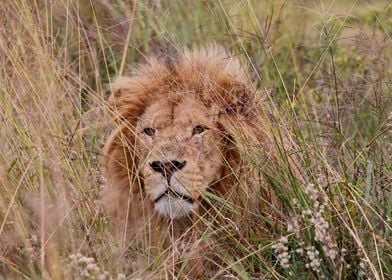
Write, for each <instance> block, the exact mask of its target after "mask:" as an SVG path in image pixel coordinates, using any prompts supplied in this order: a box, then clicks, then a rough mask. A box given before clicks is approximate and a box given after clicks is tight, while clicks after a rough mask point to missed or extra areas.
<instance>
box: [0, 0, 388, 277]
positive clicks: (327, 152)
mask: <svg viewBox="0 0 392 280" xmlns="http://www.w3.org/2000/svg"><path fill="white" fill-rule="evenodd" d="M391 13H392V6H391V5H390V3H389V4H388V3H387V1H385V3H383V1H378V3H377V5H375V6H370V4H368V3H365V2H362V1H358V2H352V1H339V3H337V2H336V3H335V2H331V3H330V2H329V1H321V2H311V1H300V0H298V1H292V2H281V1H272V0H271V1H263V2H262V1H245V2H243V1H220V0H219V1H141V2H137V1H135V2H134V1H120V0H118V1H103V0H102V1H101V0H99V1H94V2H91V1H83V0H67V1H66V0H61V1H55V2H53V3H52V2H50V1H49V2H48V1H41V0H34V1H27V0H17V1H8V0H6V1H2V2H1V3H0V14H1V15H3V16H2V17H1V18H0V65H1V72H0V133H1V134H0V135H1V142H0V240H1V245H0V275H2V276H4V277H5V278H37V279H39V278H59V279H60V278H63V277H66V275H67V273H68V275H69V272H70V266H71V263H72V261H73V262H74V264H75V265H76V266H75V267H77V268H80V269H79V270H78V269H73V268H72V269H73V270H72V269H71V270H72V273H73V274H72V275H73V276H70V277H71V278H73V277H76V276H75V275H77V276H78V277H84V276H86V277H87V276H88V277H90V276H91V277H92V279H95V278H97V279H98V277H100V276H102V275H103V276H102V277H107V279H116V277H117V278H118V279H120V278H121V277H123V276H124V277H127V278H131V279H133V278H135V277H144V275H147V274H148V275H150V277H152V278H153V277H155V278H157V279H161V278H172V277H177V276H179V275H178V273H180V274H181V270H180V272H178V271H177V272H176V271H174V270H173V269H171V268H170V266H168V265H167V262H165V256H164V255H162V258H154V259H152V258H151V257H150V255H149V252H148V251H146V250H143V248H138V247H137V246H136V245H135V246H134V245H130V247H129V248H128V250H127V251H126V252H124V251H122V250H120V248H121V246H120V245H119V244H118V242H117V240H115V239H114V238H113V237H112V236H111V234H110V230H109V229H110V221H108V220H107V219H106V217H105V215H104V213H103V211H102V208H101V207H100V204H99V191H100V188H101V187H100V186H101V185H103V184H104V183H105V182H104V180H103V178H102V176H101V172H100V162H101V152H100V150H101V147H102V144H103V142H104V140H105V138H106V137H107V134H108V131H109V130H110V125H111V124H110V123H109V120H110V117H109V113H108V110H107V102H106V98H107V96H108V94H109V92H108V91H107V90H106V88H105V85H107V84H108V83H110V81H111V80H112V78H113V77H115V76H117V75H121V74H123V73H126V71H127V70H130V69H131V68H132V67H133V66H134V65H135V63H137V62H140V61H143V60H144V59H145V57H146V56H149V55H152V54H159V53H160V52H167V51H168V50H170V49H173V48H176V47H178V46H184V45H185V46H191V45H199V46H202V45H204V44H205V41H206V38H208V41H216V42H218V43H220V44H222V45H223V46H225V47H226V48H228V49H230V50H232V51H233V52H234V53H235V54H236V55H238V56H239V57H240V58H241V59H242V60H243V62H244V63H247V64H248V65H249V68H250V70H251V73H252V78H253V79H254V80H255V85H256V87H257V88H258V89H260V94H261V95H262V99H263V100H264V104H263V108H267V111H268V112H267V114H268V116H269V118H268V119H266V117H265V116H264V115H263V116H261V118H260V121H263V122H265V123H267V127H268V128H269V131H268V134H269V137H270V138H271V139H274V143H273V145H274V146H275V148H276V149H277V150H278V151H279V155H278V162H277V163H274V164H265V155H263V151H258V150H254V149H249V150H247V151H244V154H247V159H248V161H249V166H250V167H251V169H253V170H257V172H259V173H261V174H263V177H264V178H265V179H266V180H265V181H266V184H267V186H268V188H269V189H272V190H273V191H274V192H275V193H276V195H277V196H278V197H279V200H280V202H281V203H280V204H279V205H280V206H279V209H273V210H274V212H278V213H279V215H278V216H277V217H276V216H268V215H266V214H265V213H267V212H268V211H267V210H266V209H264V208H263V207H265V206H263V203H262V202H261V201H260V203H259V208H260V209H257V211H255V212H250V211H249V212H248V213H247V215H246V216H247V217H248V218H249V219H248V220H246V221H245V220H244V219H243V216H240V215H235V214H236V213H237V210H236V208H235V207H234V206H230V205H227V204H225V202H222V205H224V207H226V208H227V209H224V210H225V211H226V210H227V211H231V212H232V213H233V215H231V218H230V219H227V220H226V223H225V226H224V227H220V228H214V227H213V225H211V227H209V228H208V230H206V232H205V233H204V235H203V240H199V242H201V244H205V245H204V246H206V248H209V250H207V251H209V252H210V253H211V254H213V255H214V256H215V257H216V258H217V259H218V261H217V263H216V265H217V266H218V271H217V272H216V274H215V275H212V276H211V277H213V278H215V279H221V278H222V277H236V278H239V279H252V278H253V279H254V278H260V279H281V278H288V279H292V278H297V279H302V278H304V279H318V278H321V279H322V278H325V279H388V278H390V277H392V262H391V261H390V260H391V254H392V249H391V248H392V246H391V229H392V228H391V212H392V200H391V186H392V175H391V174H392V158H391V156H390V155H391V154H392V145H391V143H392V133H391V127H392V115H391V114H392V113H391V111H392V110H391V109H392V99H391V91H392V88H391V87H392V84H391V81H392V76H391V57H392V52H391V50H392V49H391V37H390V35H391V33H392V25H391V20H390V18H391ZM288 132H289V133H288ZM285 134H290V135H292V136H293V141H294V143H293V145H289V146H290V147H291V148H290V149H288V148H287V145H285V144H284V143H283V140H282V139H283V138H284V136H283V135H285ZM244 146H246V143H245V145H244ZM292 156H294V157H295V158H296V159H297V164H298V166H297V167H298V169H300V170H301V176H298V175H297V174H296V172H295V171H294V170H291V164H290V163H289V160H288V158H290V157H292ZM299 177H301V178H299ZM263 187H265V186H263ZM212 199H216V200H219V198H213V197H212ZM223 212H224V211H222V213H223ZM239 212H240V211H239ZM239 212H238V213H239ZM238 213H237V214H238ZM242 214H243V213H242ZM265 224H267V225H268V229H267V231H266V230H265V228H263V227H265ZM265 232H268V234H265ZM211 236H213V237H214V238H215V239H214V242H208V240H209V239H211ZM78 254H80V255H78ZM82 255H83V256H88V257H86V258H88V260H89V262H90V263H86V264H87V265H88V264H90V270H91V271H90V270H88V269H87V266H86V267H84V266H83V267H78V265H79V264H78V261H77V260H76V259H80V258H82ZM69 256H74V259H73V260H71V261H70V259H69ZM75 258H76V259H75ZM91 258H92V259H93V260H94V261H93V262H92V261H91V260H92V259H91ZM139 259H143V260H147V263H148V265H147V266H146V265H140V264H139ZM84 260H86V259H84ZM83 265H84V263H83ZM67 266H68V270H67ZM75 267H74V268H75ZM82 272H83V273H84V274H83V275H81V273H82ZM86 273H88V275H87V274H86ZM94 273H95V274H94ZM93 274H94V275H93ZM151 275H152V276H151ZM94 277H95V278H94Z"/></svg>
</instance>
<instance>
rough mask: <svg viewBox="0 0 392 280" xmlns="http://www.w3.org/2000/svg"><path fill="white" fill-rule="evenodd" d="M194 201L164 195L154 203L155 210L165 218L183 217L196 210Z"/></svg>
mask: <svg viewBox="0 0 392 280" xmlns="http://www.w3.org/2000/svg"><path fill="white" fill-rule="evenodd" d="M196 207H197V205H196V203H191V202H189V201H187V200H184V199H181V198H175V197H171V196H166V197H163V198H161V199H160V200H159V201H157V202H156V203H155V207H154V208H155V211H157V213H158V214H159V215H160V216H162V217H165V218H170V219H179V218H183V217H185V216H187V215H189V214H190V213H192V211H195V210H196Z"/></svg>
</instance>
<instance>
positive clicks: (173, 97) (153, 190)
mask: <svg viewBox="0 0 392 280" xmlns="http://www.w3.org/2000/svg"><path fill="white" fill-rule="evenodd" d="M250 84H251V83H250V82H249V80H248V78H247V76H246V74H245V72H244V71H243V70H242V68H241V66H240V63H239V62H238V61H237V60H236V59H234V58H233V57H231V56H230V55H229V54H228V53H227V52H225V51H224V50H223V49H222V48H219V47H216V46H213V47H210V48H208V49H204V50H193V51H184V52H182V53H181V54H180V55H179V56H178V57H176V58H173V59H170V60H161V59H158V58H152V59H150V60H148V62H147V63H145V64H143V65H141V66H139V67H138V68H137V69H136V70H135V71H134V73H133V75H132V76H131V77H120V78H117V80H116V81H115V82H114V83H113V84H112V92H113V95H112V96H111V99H110V102H111V105H112V109H113V111H112V113H113V114H114V115H115V117H116V120H117V126H118V127H117V129H116V130H115V131H114V132H113V133H112V135H111V136H110V138H109V139H108V140H107V142H106V145H105V154H106V176H107V177H108V180H109V186H108V187H107V188H106V189H105V191H104V194H103V200H104V202H105V204H106V207H107V210H108V211H109V214H111V215H112V216H114V217H117V218H119V217H121V218H122V219H126V220H127V221H128V222H127V223H129V224H128V226H129V227H132V226H136V227H137V226H138V224H137V220H138V219H140V217H141V216H143V215H144V214H143V213H148V214H149V215H157V216H159V217H161V218H170V219H177V218H181V217H185V216H189V215H190V214H191V213H195V212H197V211H198V209H199V208H200V205H201V202H202V201H203V198H204V197H205V194H206V192H207V191H211V192H215V193H217V194H219V195H226V194H227V193H228V192H231V191H232V190H233V189H235V188H240V187H241V186H239V184H235V183H233V182H234V180H233V178H236V177H237V176H239V173H240V172H241V164H240V162H241V157H240V156H239V154H240V153H239V152H238V146H239V145H240V143H244V141H241V140H240V138H243V139H245V138H246V139H253V138H254V139H258V140H257V141H258V142H260V141H261V142H262V141H263V140H262V138H263V135H262V133H260V132H257V133H255V131H256V130H257V131H262V129H261V128H262V125H261V124H256V123H255V118H254V109H255V108H256V107H255V104H256V103H257V100H256V93H255V92H254V91H253V90H252V88H251V87H250ZM256 128H257V129H256ZM260 139H261V140H260ZM249 143H250V142H249ZM249 143H248V144H249ZM231 193H233V192H231ZM141 202H143V203H141ZM142 209H145V210H146V211H144V210H142ZM125 217H126V218H125ZM135 223H136V224H135ZM140 224H142V223H140Z"/></svg>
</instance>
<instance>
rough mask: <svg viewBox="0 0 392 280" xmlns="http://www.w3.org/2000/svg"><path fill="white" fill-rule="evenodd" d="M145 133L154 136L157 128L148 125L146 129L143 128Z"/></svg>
mask: <svg viewBox="0 0 392 280" xmlns="http://www.w3.org/2000/svg"><path fill="white" fill-rule="evenodd" d="M143 133H145V134H147V135H148V136H154V134H155V129H153V128H152V127H146V128H145V129H143Z"/></svg>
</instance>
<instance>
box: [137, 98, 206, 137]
mask: <svg viewBox="0 0 392 280" xmlns="http://www.w3.org/2000/svg"><path fill="white" fill-rule="evenodd" d="M138 124H139V126H141V127H147V126H148V127H153V128H155V129H165V128H171V129H177V130H181V129H183V128H189V127H191V126H192V125H194V124H201V125H209V126H212V125H214V120H213V118H212V117H211V113H210V112H209V108H206V107H205V106H203V105H202V104H199V103H197V102H195V101H194V100H186V99H184V100H182V101H181V102H176V103H173V102H170V100H168V99H162V100H158V101H156V102H154V103H152V104H151V105H150V106H148V107H147V108H146V110H145V112H144V113H143V114H142V116H141V117H140V118H139V123H138Z"/></svg>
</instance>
